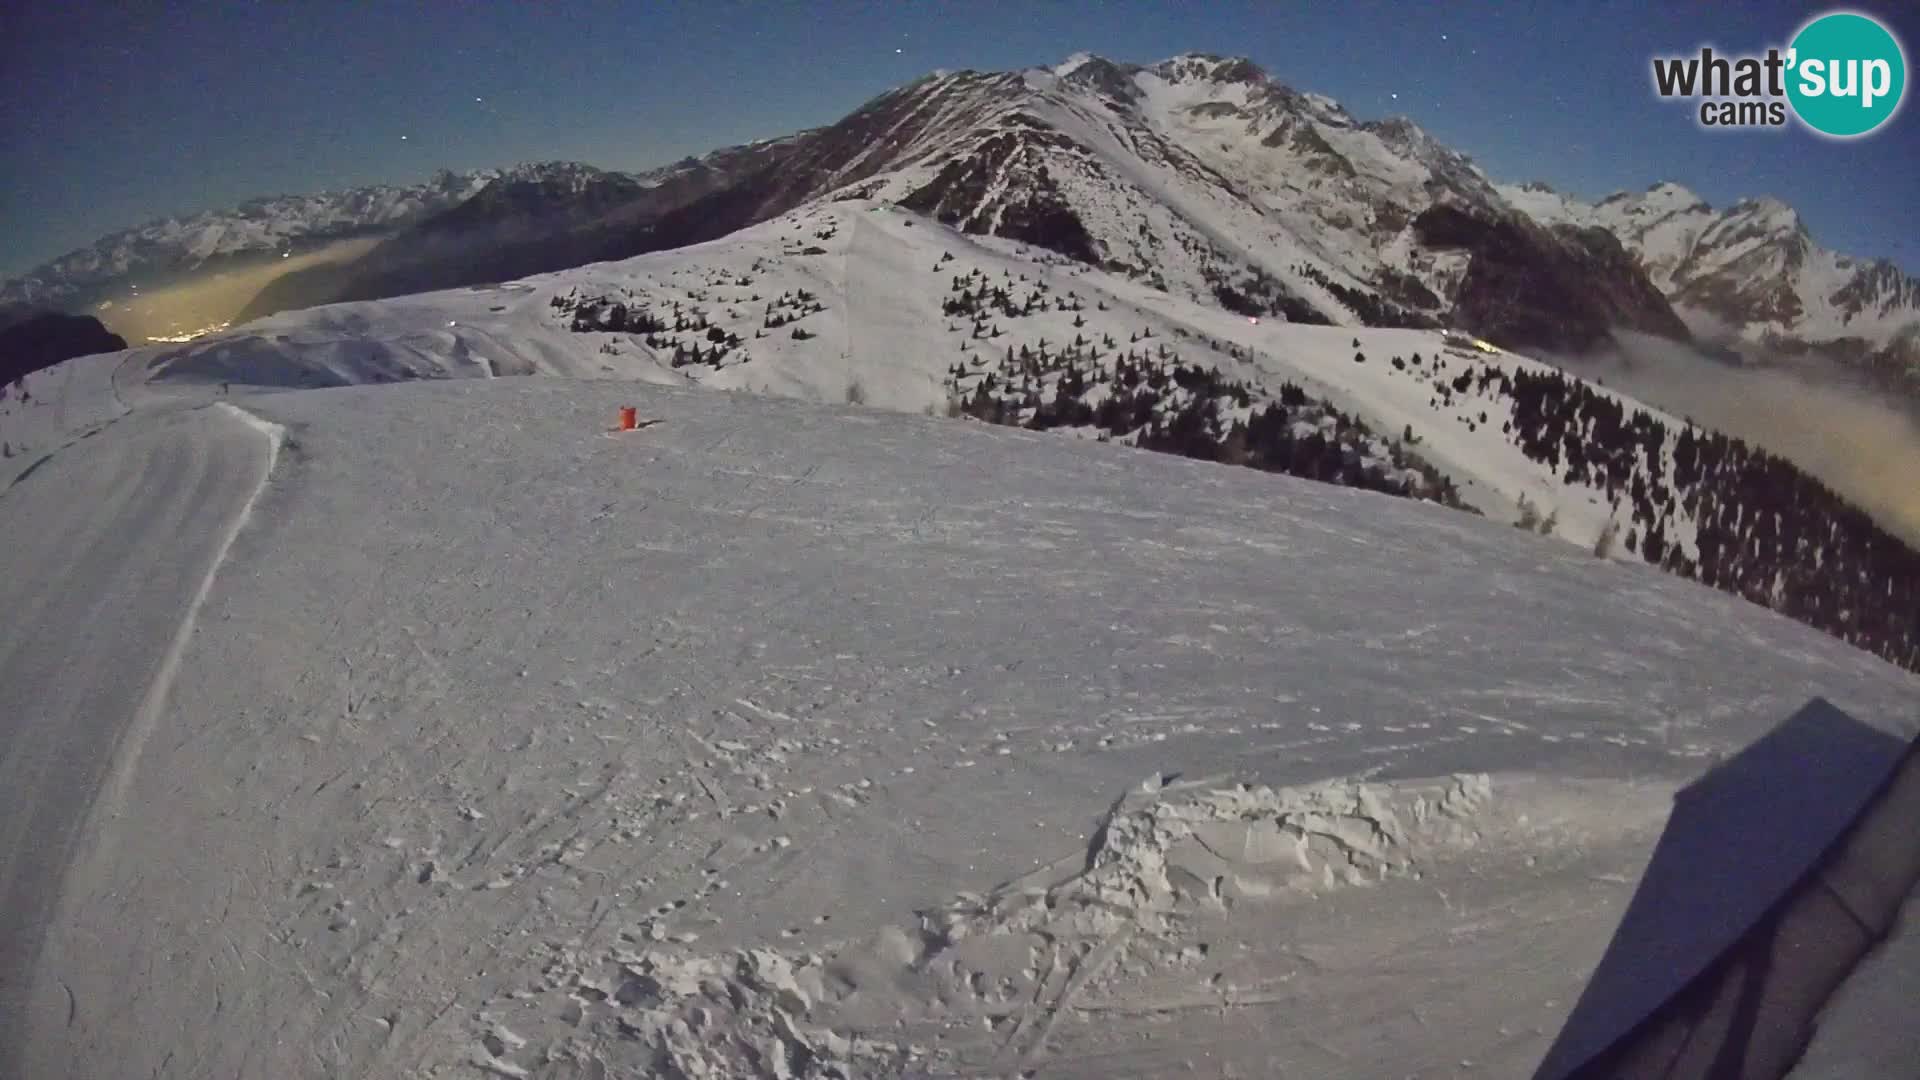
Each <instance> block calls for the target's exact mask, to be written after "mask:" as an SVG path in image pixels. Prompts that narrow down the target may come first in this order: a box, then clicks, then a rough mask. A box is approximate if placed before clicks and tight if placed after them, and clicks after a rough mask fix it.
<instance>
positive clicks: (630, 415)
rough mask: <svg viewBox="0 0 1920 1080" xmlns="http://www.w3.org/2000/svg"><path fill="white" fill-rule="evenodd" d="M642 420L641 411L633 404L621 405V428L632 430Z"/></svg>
mask: <svg viewBox="0 0 1920 1080" xmlns="http://www.w3.org/2000/svg"><path fill="white" fill-rule="evenodd" d="M639 422H640V414H639V411H638V410H636V409H635V408H634V407H633V406H631V405H622V406H620V430H621V431H632V430H633V429H634V427H635V426H636V425H637V424H639Z"/></svg>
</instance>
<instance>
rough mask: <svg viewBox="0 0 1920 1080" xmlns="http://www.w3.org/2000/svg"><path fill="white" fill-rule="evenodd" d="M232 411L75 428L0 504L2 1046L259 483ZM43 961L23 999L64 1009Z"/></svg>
mask: <svg viewBox="0 0 1920 1080" xmlns="http://www.w3.org/2000/svg"><path fill="white" fill-rule="evenodd" d="M94 366H96V367H97V366H98V365H94ZM233 412H237V410H229V409H227V407H224V406H222V407H219V408H217V409H216V410H214V411H213V412H212V413H211V414H208V413H197V414H187V415H177V414H176V415H172V416H166V417H163V418H161V419H160V421H159V422H158V423H155V424H152V425H136V426H135V428H134V429H133V430H127V429H120V430H114V431H104V429H102V428H93V429H90V434H93V435H100V436H101V437H100V438H98V439H88V440H85V441H80V442H77V443H76V444H73V445H70V446H68V447H66V448H64V449H62V450H61V451H59V452H58V453H56V454H55V455H54V456H52V457H50V458H48V463H47V466H46V467H45V469H44V470H35V475H31V476H26V477H24V478H23V481H22V482H21V483H20V484H18V485H16V486H14V487H13V488H12V489H11V490H10V491H9V493H8V495H7V496H6V497H5V498H4V499H0V527H3V528H4V532H5V535H6V536H7V537H8V544H9V547H10V549H11V550H9V551H8V553H7V555H6V557H5V567H6V574H5V578H6V581H7V588H6V603H5V605H4V606H5V609H6V610H7V612H8V615H9V619H8V623H7V626H6V628H5V632H4V633H0V716H5V717H6V718H7V730H6V732H5V736H4V745H5V752H4V754H0V791H5V792H6V793H7V794H6V808H7V813H6V819H7V820H6V826H5V828H4V830H0V841H3V843H0V892H4V894H5V896H6V897H7V903H6V909H7V911H8V913H9V914H8V918H7V923H8V925H7V927H6V929H5V931H4V933H3V934H0V1027H4V1028H5V1029H6V1030H8V1031H12V1032H19V1031H23V1030H24V1029H25V1026H26V1025H25V1020H24V1013H25V1011H26V1009H27V1007H28V1005H29V1001H30V998H29V992H30V987H32V979H33V972H34V970H35V957H36V955H37V954H38V953H39V944H40V943H39V940H38V939H39V935H40V933H41V931H42V925H43V923H44V922H45V921H46V920H47V919H48V918H49V917H51V916H52V914H53V912H54V910H55V905H56V902H57V900H58V898H59V896H60V895H61V891H62V880H63V878H65V877H66V876H67V875H68V874H69V873H71V874H74V875H77V876H78V877H79V878H80V879H81V880H84V879H86V878H87V877H88V875H89V874H90V873H91V872H92V871H91V870H90V869H88V868H87V863H88V862H89V861H90V860H96V861H97V860H108V861H111V860H112V859H114V858H115V857H116V853H115V852H114V850H113V849H112V847H111V845H110V844H105V845H102V844H95V843H91V842H90V841H91V840H97V839H100V838H102V837H103V836H104V837H111V834H112V828H111V824H112V822H114V821H115V820H116V819H118V818H119V817H120V816H121V814H122V813H123V811H125V809H126V807H125V804H124V796H125V792H126V790H127V786H128V784H129V783H130V780H131V777H132V775H133V772H134V769H135V766H136V765H137V763H138V761H139V758H140V753H141V747H142V745H143V744H144V743H145V742H146V740H147V739H148V738H149V737H150V736H151V735H152V733H153V731H154V729H155V727H156V725H157V724H158V722H159V720H160V718H161V716H162V715H163V714H164V711H165V708H166V705H167V696H168V691H169V689H170V687H171V684H172V680H173V678H174V676H175V674H176V673H177V671H178V670H179V667H180V664H181V662H182V660H183V658H184V657H185V656H186V654H187V653H188V651H189V648H190V644H191V639H192V635H193V632H194V627H195V613H196V612H197V610H198V609H199V607H200V605H201V603H202V602H203V601H204V599H205V598H206V596H207V594H208V592H209V591H210V589H211V586H212V583H213V580H214V576H215V574H216V573H217V572H218V569H219V566H220V564H221V562H222V561H223V560H224V558H225V556H226V552H227V550H228V548H229V547H230V546H231V544H232V541H233V539H234V537H235V535H236V534H237V533H238V532H239V530H240V529H241V527H242V525H243V524H244V523H245V521H246V519H247V514H248V511H249V509H250V507H251V506H252V503H253V500H254V499H255V498H256V497H257V496H258V493H259V491H260V488H261V486H262V485H263V484H264V482H265V479H266V476H267V474H268V473H269V471H270V470H271V468H272V444H273V436H272V433H271V431H270V430H268V429H265V428H263V427H261V426H260V425H259V424H258V422H257V421H252V420H251V419H250V418H245V419H242V418H240V417H233V416H231V415H230V414H231V413H233ZM223 414H226V415H223ZM236 419H242V422H241V423H236V422H235V420H236ZM103 431H104V434H103ZM254 431H261V432H262V433H264V434H266V435H267V436H268V446H267V448H266V452H264V453H263V452H261V448H259V447H256V446H253V445H250V444H251V442H252V440H253V439H255V438H256V435H255V434H254V433H253V432H254ZM70 859H71V860H75V865H74V866H73V868H72V869H71V870H69V868H68V861H69V860H70ZM41 960H42V961H43V962H44V963H43V966H42V967H41V968H40V970H41V971H42V972H43V977H42V978H41V979H40V981H39V984H38V992H39V996H38V998H37V1000H40V1001H46V1000H50V999H64V1000H67V1001H68V1004H69V1007H71V1008H77V1007H78V1005H77V1003H75V1002H74V1001H73V999H71V998H63V994H62V993H56V992H55V990H54V987H55V986H56V985H57V986H60V987H62V988H63V992H64V993H67V994H70V993H71V991H70V990H69V989H65V988H66V987H67V985H68V984H67V982H66V980H65V978H64V977H63V976H64V974H65V972H64V968H63V965H62V963H61V961H60V959H59V957H58V956H55V957H51V958H48V957H41ZM105 1000H107V1001H111V1000H112V995H109V996H108V998H107V999H105ZM101 1004H102V999H92V1000H90V1001H88V1002H87V1005H88V1007H89V1008H97V1007H100V1005H101ZM8 1042H9V1045H8V1046H6V1047H0V1066H8V1065H14V1064H17V1062H15V1061H14V1057H15V1055H17V1054H19V1053H20V1052H21V1051H22V1046H21V1045H20V1044H19V1043H17V1042H15V1041H14V1040H12V1039H9V1040H8ZM9 1074H10V1075H31V1074H30V1073H27V1072H26V1071H25V1070H21V1072H19V1073H13V1072H11V1071H10V1072H9Z"/></svg>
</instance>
